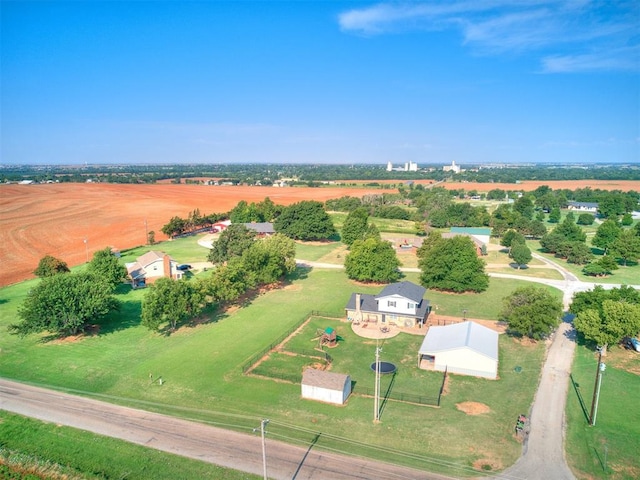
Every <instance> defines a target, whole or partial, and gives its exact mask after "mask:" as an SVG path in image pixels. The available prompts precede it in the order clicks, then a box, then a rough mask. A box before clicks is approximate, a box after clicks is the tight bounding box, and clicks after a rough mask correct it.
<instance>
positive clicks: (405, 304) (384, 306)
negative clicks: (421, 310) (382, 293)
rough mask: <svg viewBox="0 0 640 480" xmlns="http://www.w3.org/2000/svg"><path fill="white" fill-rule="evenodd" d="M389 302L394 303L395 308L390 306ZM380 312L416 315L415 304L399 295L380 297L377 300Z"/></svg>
mask: <svg viewBox="0 0 640 480" xmlns="http://www.w3.org/2000/svg"><path fill="white" fill-rule="evenodd" d="M389 302H395V306H390V305H389ZM378 304H379V308H380V310H382V311H384V312H392V313H408V314H410V315H415V314H416V304H415V303H414V302H412V301H411V300H409V299H407V298H405V297H402V296H400V295H390V296H388V297H380V298H379V299H378Z"/></svg>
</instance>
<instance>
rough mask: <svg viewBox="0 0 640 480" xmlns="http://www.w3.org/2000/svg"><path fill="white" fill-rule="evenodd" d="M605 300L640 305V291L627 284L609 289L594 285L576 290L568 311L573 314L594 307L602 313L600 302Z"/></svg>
mask: <svg viewBox="0 0 640 480" xmlns="http://www.w3.org/2000/svg"><path fill="white" fill-rule="evenodd" d="M605 300H613V301H616V302H624V303H631V304H634V305H640V291H638V290H636V289H635V288H633V287H630V286H629V285H623V286H621V287H616V288H612V289H610V290H605V289H604V287H603V286H602V285H596V286H595V287H594V288H593V290H589V291H586V292H577V293H576V294H575V295H574V296H573V301H572V302H571V306H570V307H569V311H570V312H571V313H573V314H574V315H578V314H579V313H580V312H583V311H584V310H589V309H596V310H598V311H599V312H600V313H602V304H603V303H604V301H605Z"/></svg>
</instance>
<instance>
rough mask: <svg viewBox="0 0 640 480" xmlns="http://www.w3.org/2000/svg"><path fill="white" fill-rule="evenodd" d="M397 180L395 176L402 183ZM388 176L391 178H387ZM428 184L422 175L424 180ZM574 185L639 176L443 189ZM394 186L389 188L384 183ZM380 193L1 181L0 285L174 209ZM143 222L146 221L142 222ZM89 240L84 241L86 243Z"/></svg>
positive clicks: (128, 233)
mask: <svg viewBox="0 0 640 480" xmlns="http://www.w3.org/2000/svg"><path fill="white" fill-rule="evenodd" d="M399 182H400V181H399V180H396V181H393V183H399ZM387 183H389V182H387ZM423 183H427V182H423ZM542 184H544V185H549V186H550V187H551V188H553V189H554V190H555V189H560V188H569V189H576V188H582V187H586V186H590V187H591V188H601V189H606V190H615V189H619V190H622V191H629V190H639V189H640V182H638V181H594V180H589V181H572V182H522V183H521V184H518V185H515V184H497V183H493V184H472V183H451V184H445V186H446V187H447V188H465V189H467V190H472V189H475V190H478V191H488V190H490V189H492V188H502V189H504V190H516V189H518V190H526V191H529V190H534V189H536V188H537V187H538V186H540V185H542ZM384 192H387V193H391V192H392V190H384ZM369 193H376V194H380V193H383V192H382V191H381V190H379V189H367V188H338V187H335V188H334V187H330V188H324V187H323V188H294V187H290V188H274V187H232V186H199V185H116V184H98V183H93V184H92V183H87V184H71V183H70V184H48V185H2V186H0V286H5V285H9V284H12V283H16V282H20V281H22V280H25V279H27V278H32V277H33V274H32V272H33V270H34V269H35V268H36V266H37V265H38V261H39V260H40V258H42V257H43V256H44V255H47V254H50V255H53V256H55V257H58V258H60V259H62V260H64V261H65V262H67V263H68V264H69V265H70V266H73V265H78V264H81V263H84V262H85V261H86V260H87V258H91V256H92V255H93V253H94V252H95V251H96V250H100V249H102V248H105V247H106V246H112V247H116V248H119V249H124V248H130V247H134V246H137V245H142V244H144V243H145V241H146V231H147V230H149V231H151V230H153V231H154V232H155V234H156V240H162V239H164V238H165V237H164V235H163V234H162V233H161V232H160V229H161V228H162V226H163V225H165V224H166V223H167V222H168V221H169V219H170V218H171V217H173V216H176V215H177V216H180V217H183V218H185V217H187V215H188V214H189V212H191V211H192V210H194V209H196V208H198V209H200V212H201V213H202V214H208V213H214V212H215V213H222V212H226V211H229V210H230V209H231V208H233V207H234V206H235V205H236V204H237V203H238V202H239V201H240V200H246V201H247V202H249V203H251V202H260V201H262V200H264V199H265V198H266V197H269V198H270V199H271V200H273V201H274V202H275V203H277V204H280V205H290V204H292V203H295V202H299V201H301V200H318V201H325V200H328V199H331V198H339V197H341V196H343V195H352V196H357V197H361V196H363V195H366V194H369ZM145 221H146V226H145ZM85 239H86V243H85Z"/></svg>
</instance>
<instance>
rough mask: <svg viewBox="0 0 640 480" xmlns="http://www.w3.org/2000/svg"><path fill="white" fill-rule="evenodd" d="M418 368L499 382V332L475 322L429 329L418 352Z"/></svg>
mask: <svg viewBox="0 0 640 480" xmlns="http://www.w3.org/2000/svg"><path fill="white" fill-rule="evenodd" d="M418 366H419V367H420V368H423V369H427V370H428V369H433V370H438V371H445V370H446V371H448V372H450V373H458V374H461V375H472V376H475V377H484V378H491V379H495V378H497V377H498V332H496V331H494V330H491V329H490V328H487V327H484V326H482V325H479V324H477V323H474V322H462V323H456V324H453V325H447V326H444V327H443V326H435V327H429V331H428V332H427V334H426V335H425V337H424V341H423V342H422V346H421V347H420V351H419V353H418Z"/></svg>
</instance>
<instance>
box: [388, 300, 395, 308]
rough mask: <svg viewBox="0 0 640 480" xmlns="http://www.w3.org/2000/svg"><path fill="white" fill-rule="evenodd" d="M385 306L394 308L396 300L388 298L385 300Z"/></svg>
mask: <svg viewBox="0 0 640 480" xmlns="http://www.w3.org/2000/svg"><path fill="white" fill-rule="evenodd" d="M387 307H393V308H395V307H396V302H395V301H391V300H388V301H387Z"/></svg>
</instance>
